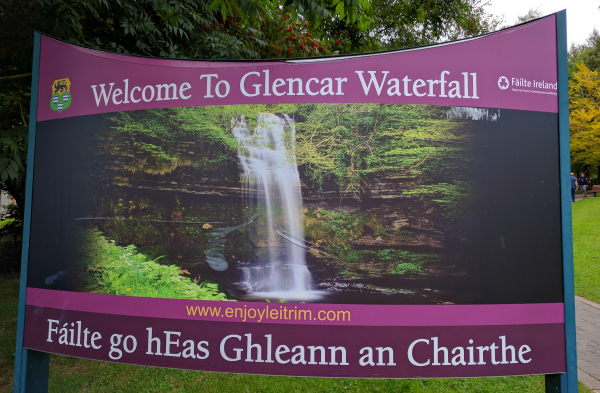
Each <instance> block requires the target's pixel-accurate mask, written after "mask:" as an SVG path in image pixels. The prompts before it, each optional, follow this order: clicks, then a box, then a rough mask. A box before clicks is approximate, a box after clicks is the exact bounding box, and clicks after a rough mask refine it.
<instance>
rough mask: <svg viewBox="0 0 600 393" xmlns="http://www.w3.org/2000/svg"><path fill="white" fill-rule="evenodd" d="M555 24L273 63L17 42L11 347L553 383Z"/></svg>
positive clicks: (263, 367) (561, 304)
mask: <svg viewBox="0 0 600 393" xmlns="http://www.w3.org/2000/svg"><path fill="white" fill-rule="evenodd" d="M560 17H562V16H561V14H557V15H551V16H548V17H545V18H542V19H539V20H536V21H533V22H530V23H527V24H524V25H519V26H516V27H514V28H510V29H506V30H502V31H499V32H496V33H493V34H489V35H485V36H481V37H477V38H473V39H466V40H462V41H457V42H449V43H444V44H440V45H434V46H429V47H423V48H414V49H409V50H402V51H392V52H383V53H372V54H364V55H356V56H343V57H329V58H312V59H298V60H286V61H245V62H243V61H214V62H210V61H186V60H168V59H155V58H145V57H134V56H125V55H118V54H112V53H105V52H99V51H94V50H90V49H86V48H81V47H78V46H73V45H69V44H66V43H64V42H59V41H56V40H54V39H52V38H49V37H46V36H41V37H39V70H37V73H36V74H35V75H36V76H37V77H38V78H37V79H36V80H34V83H36V84H37V88H38V93H37V113H36V114H35V116H36V117H34V118H35V119H36V121H35V122H32V123H34V128H33V130H34V133H33V135H32V142H34V143H32V145H34V146H35V152H34V153H32V154H34V155H33V156H31V159H30V161H29V162H30V165H29V169H30V170H31V172H30V176H29V178H28V181H30V183H29V184H30V189H29V190H30V198H31V199H30V206H29V207H28V208H29V209H30V210H28V211H29V213H28V214H30V219H29V220H28V222H27V226H26V232H27V233H26V235H27V236H28V237H27V236H26V242H28V246H29V248H28V250H26V251H27V252H26V253H25V254H24V258H25V259H24V261H25V262H24V263H25V266H27V268H26V269H25V272H26V275H27V281H26V299H25V300H24V302H25V309H24V315H22V318H23V319H22V322H23V324H22V325H21V326H23V327H24V331H23V332H22V334H23V336H22V338H23V341H22V345H23V346H24V348H27V349H29V350H35V351H42V352H50V353H57V354H62V355H68V356H76V357H83V358H90V359H97V360H104V361H113V362H123V363H131V364H139V365H147V366H157V367H171V368H181V369H192V370H205V371H219V372H231V373H252V374H267V375H290V376H319V377H360V378H422V377H428V378H445V377H477V376H499V375H523V374H558V373H565V372H567V370H568V364H567V358H568V353H571V352H569V351H567V347H568V345H567V344H568V340H570V339H569V329H571V327H569V326H570V325H569V324H570V323H571V322H569V320H570V318H571V317H572V315H571V314H569V312H570V311H569V307H570V306H569V301H567V302H565V292H564V291H563V283H566V284H565V288H566V289H565V290H566V291H568V290H569V280H571V284H570V288H571V290H572V277H570V278H569V277H568V274H569V273H568V272H569V270H568V266H570V264H571V263H572V261H571V260H569V257H570V255H569V252H570V248H569V247H570V244H571V243H570V240H569V239H568V237H567V238H565V233H564V232H563V228H564V225H565V222H566V221H565V220H567V219H568V220H570V216H565V214H567V213H565V206H566V207H567V208H569V209H570V207H569V205H568V204H565V199H564V195H562V194H564V192H565V190H566V188H565V187H561V181H563V182H564V168H563V169H562V170H561V167H560V165H561V160H560V157H561V154H562V155H563V156H564V146H562V147H561V142H560V139H559V136H560V137H564V132H567V135H568V130H567V131H565V129H564V127H563V126H559V125H560V124H561V121H564V119H565V118H564V113H562V114H561V113H560V111H561V110H563V108H564V107H561V104H560V100H559V98H560V97H561V94H566V93H564V92H563V91H562V89H563V88H564V86H563V85H561V83H564V82H560V81H559V75H560V72H559V67H561V65H560V62H559V59H560V56H559V54H558V53H557V19H559V18H560ZM563 27H564V26H563ZM558 36H559V37H560V34H558ZM560 50H562V49H560ZM561 53H562V52H561ZM563 97H564V96H563ZM561 127H563V128H561ZM567 138H568V137H567ZM563 142H564V141H563ZM561 149H562V150H561ZM567 162H568V152H567ZM563 165H564V163H563ZM567 165H568V164H567ZM567 171H568V170H567ZM561 174H562V175H561ZM563 184H564V183H563ZM566 192H567V194H568V190H567V191H566ZM561 193H562V194H561ZM561 195H562V197H561ZM567 198H568V196H567ZM569 214H570V213H569ZM569 222H570V221H569ZM569 225H570V224H569ZM563 264H565V266H567V270H565V271H566V272H567V273H566V275H565V273H564V272H563ZM570 274H572V273H570ZM22 295H24V294H22ZM565 304H567V306H565ZM565 310H567V316H565V315H566V314H565ZM565 321H566V322H567V323H565ZM570 364H571V363H569V367H571V366H570Z"/></svg>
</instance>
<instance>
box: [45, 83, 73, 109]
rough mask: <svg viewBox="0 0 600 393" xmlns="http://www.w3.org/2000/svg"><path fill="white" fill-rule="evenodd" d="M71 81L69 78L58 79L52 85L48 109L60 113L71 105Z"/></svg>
mask: <svg viewBox="0 0 600 393" xmlns="http://www.w3.org/2000/svg"><path fill="white" fill-rule="evenodd" d="M70 89H71V81H69V78H64V79H59V80H56V81H54V83H53V84H52V98H51V99H50V108H51V109H52V110H53V111H58V112H62V111H63V110H65V109H67V108H68V107H69V106H70V105H71V91H70Z"/></svg>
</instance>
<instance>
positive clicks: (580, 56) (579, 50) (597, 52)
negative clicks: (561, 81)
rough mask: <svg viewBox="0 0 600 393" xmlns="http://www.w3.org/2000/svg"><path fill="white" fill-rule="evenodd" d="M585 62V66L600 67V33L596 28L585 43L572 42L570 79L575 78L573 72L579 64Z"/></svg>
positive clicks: (591, 68) (593, 69)
mask: <svg viewBox="0 0 600 393" xmlns="http://www.w3.org/2000/svg"><path fill="white" fill-rule="evenodd" d="M581 62H583V64H585V66H586V67H587V68H588V69H590V70H592V71H595V70H598V69H599V68H600V33H598V30H596V29H594V31H592V34H590V36H589V37H588V38H587V40H586V41H585V43H583V44H579V45H578V44H572V45H571V48H570V49H569V80H570V81H572V80H573V74H574V73H575V72H576V71H577V66H578V65H579V64H580V63H581Z"/></svg>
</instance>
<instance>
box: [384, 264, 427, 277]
mask: <svg viewBox="0 0 600 393" xmlns="http://www.w3.org/2000/svg"><path fill="white" fill-rule="evenodd" d="M420 271H421V265H415V264H414V263H410V262H408V263H399V264H398V265H396V267H395V268H394V269H392V270H390V271H389V273H392V274H405V273H409V272H410V273H413V272H414V273H419V272H420Z"/></svg>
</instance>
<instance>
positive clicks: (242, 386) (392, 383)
mask: <svg viewBox="0 0 600 393" xmlns="http://www.w3.org/2000/svg"><path fill="white" fill-rule="evenodd" d="M18 286H19V280H18V277H16V276H0V392H2V393H4V392H10V391H12V375H13V366H14V365H13V364H14V353H15V341H16V340H15V331H16V325H17V300H18V290H19V288H18ZM49 390H50V392H86V393H92V392H103V393H104V392H111V393H112V392H132V393H142V392H178V393H179V392H197V391H203V392H286V393H288V392H357V393H358V392H361V393H362V392H431V393H434V392H435V393H438V392H498V393H500V392H519V393H527V392H543V391H544V377H543V376H525V377H502V378H470V379H430V380H392V379H386V380H372V379H325V378H291V377H267V376H254V375H239V374H218V373H204V372H196V371H181V370H170V369H157V368H150V367H141V366H130V365H125V364H115V363H107V362H97V361H91V360H86V359H76V358H69V357H65V356H55V355H52V356H51V360H50V389H49ZM580 392H583V393H585V392H589V390H587V389H586V388H585V387H584V386H583V385H581V384H580Z"/></svg>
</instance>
